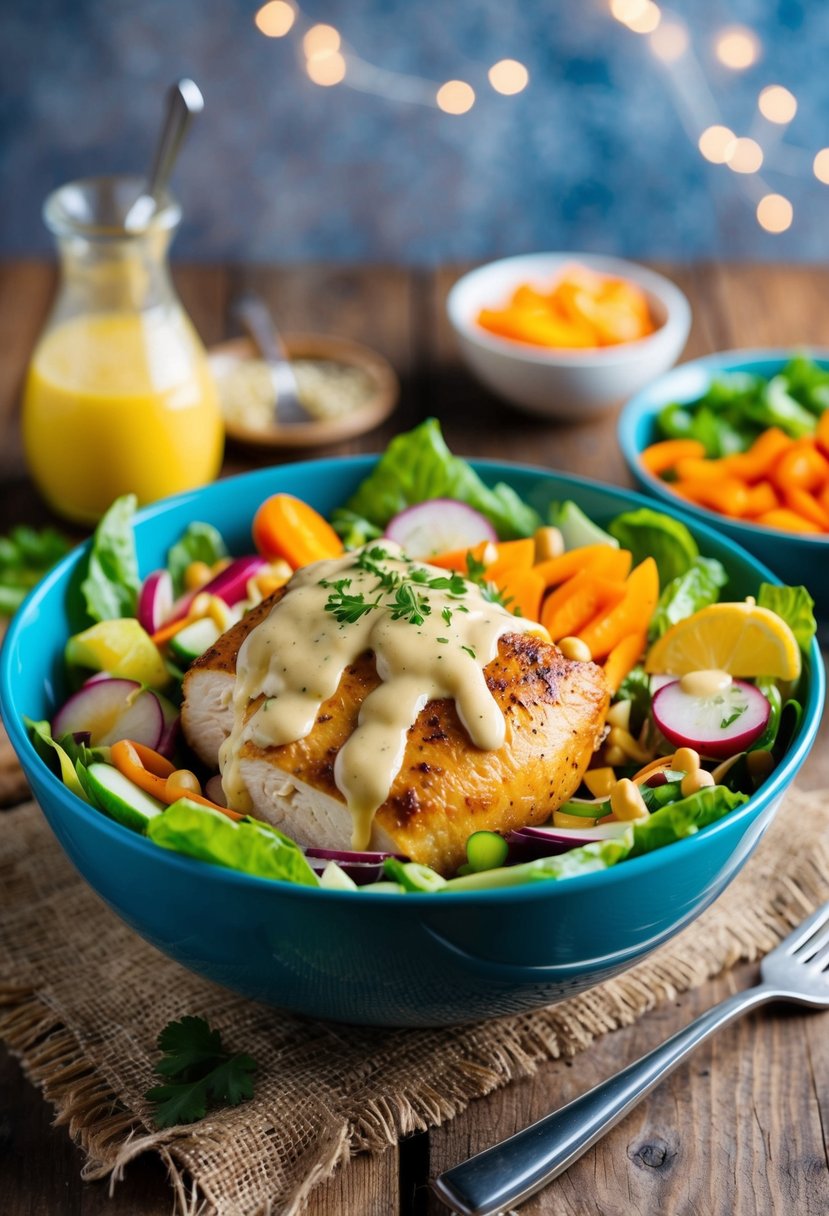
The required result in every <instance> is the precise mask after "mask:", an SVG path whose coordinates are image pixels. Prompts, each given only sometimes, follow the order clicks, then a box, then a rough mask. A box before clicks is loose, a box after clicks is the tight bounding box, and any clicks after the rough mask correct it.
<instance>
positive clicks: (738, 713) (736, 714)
mask: <svg viewBox="0 0 829 1216" xmlns="http://www.w3.org/2000/svg"><path fill="white" fill-rule="evenodd" d="M747 709H748V705H747V704H746V705H735V707H734V710H733V711H732V713H730V714H729V715H728V717H727V718H723V719H722V720H721V721H720V730H725V729H726V727H727V726H731V724H732V723H733V722H736V721H737V719H738V718H741V717H742V716H743V714H744V713H745V712H746V710H747Z"/></svg>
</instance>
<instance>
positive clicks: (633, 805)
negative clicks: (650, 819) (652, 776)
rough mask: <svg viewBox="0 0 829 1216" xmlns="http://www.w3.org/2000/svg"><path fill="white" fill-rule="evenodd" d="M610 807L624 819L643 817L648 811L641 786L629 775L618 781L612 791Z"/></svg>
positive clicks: (619, 817) (617, 815)
mask: <svg viewBox="0 0 829 1216" xmlns="http://www.w3.org/2000/svg"><path fill="white" fill-rule="evenodd" d="M610 809H611V811H612V812H613V814H614V815H615V816H616V818H617V819H620V820H622V821H627V820H630V819H643V818H644V817H645V816H646V815H647V813H648V808H647V807H646V806H645V799H644V798H643V797H642V793H641V791H640V789H639V786H638V785H635V784H634V783H633V782H632V781H631V780H630V779H629V778H628V777H623V778H622V779H621V781H617V782H616V784H615V785H614V787H613V789H612V790H611V791H610Z"/></svg>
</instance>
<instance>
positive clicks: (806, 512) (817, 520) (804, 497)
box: [783, 486, 829, 532]
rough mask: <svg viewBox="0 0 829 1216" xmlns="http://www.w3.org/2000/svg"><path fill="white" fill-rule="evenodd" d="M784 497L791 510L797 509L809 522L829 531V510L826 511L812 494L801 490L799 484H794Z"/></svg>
mask: <svg viewBox="0 0 829 1216" xmlns="http://www.w3.org/2000/svg"><path fill="white" fill-rule="evenodd" d="M783 498H784V500H785V503H786V506H787V507H788V508H789V509H790V510H791V511H796V512H797V514H798V515H800V516H802V518H803V519H806V520H808V521H809V523H812V524H817V526H818V527H819V528H821V529H822V530H823V531H824V532H829V511H826V510H825V509H824V508H823V506H821V504H820V503H819V502H818V500H817V499H816V498H813V497H812V495H811V494H807V492H806V491H805V490H799V489H798V488H797V486H792V488H791V489H790V490H787V491H786V492H785V494H784V495H783Z"/></svg>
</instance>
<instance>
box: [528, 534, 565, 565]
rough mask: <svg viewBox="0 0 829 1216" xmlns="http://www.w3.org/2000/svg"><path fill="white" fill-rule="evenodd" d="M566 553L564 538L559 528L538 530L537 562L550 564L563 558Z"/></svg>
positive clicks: (536, 535) (536, 542) (536, 539)
mask: <svg viewBox="0 0 829 1216" xmlns="http://www.w3.org/2000/svg"><path fill="white" fill-rule="evenodd" d="M563 552H564V537H563V536H562V535H561V532H560V531H559V529H558V528H538V530H537V531H536V534H535V560H536V561H537V562H548V561H550V560H551V559H552V558H554V557H561V555H562V553H563Z"/></svg>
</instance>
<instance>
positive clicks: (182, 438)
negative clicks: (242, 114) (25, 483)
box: [23, 306, 222, 523]
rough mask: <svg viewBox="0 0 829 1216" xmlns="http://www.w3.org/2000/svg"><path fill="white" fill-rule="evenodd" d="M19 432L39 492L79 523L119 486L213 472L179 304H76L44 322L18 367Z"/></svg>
mask: <svg viewBox="0 0 829 1216" xmlns="http://www.w3.org/2000/svg"><path fill="white" fill-rule="evenodd" d="M23 440H24V445H25V449H26V456H27V459H28V462H29V468H30V470H31V472H32V475H33V477H34V479H35V481H36V482H37V484H38V486H39V488H40V490H41V492H42V493H43V494H44V496H45V497H46V499H47V500H48V501H49V502H50V504H51V505H52V506H53V507H54V508H55V509H56V510H57V511H59V512H60V513H61V514H63V515H66V516H68V517H69V518H70V519H74V520H77V521H79V522H82V523H92V522H94V521H95V520H96V519H98V518H99V517H100V515H101V514H102V513H103V512H104V511H105V510H106V508H107V507H108V506H109V504H110V503H111V502H112V500H113V499H114V498H117V497H118V495H119V494H124V493H127V492H132V493H135V494H136V495H137V496H138V499H139V502H142V503H146V502H151V501H152V500H154V499H156V498H161V497H163V496H165V495H167V494H175V493H177V492H178V491H180V490H187V489H190V488H192V487H193V486H197V485H202V484H203V483H204V482H206V481H209V480H211V478H213V477H215V475H216V473H217V472H218V469H219V464H220V461H221V453H222V425H221V418H220V414H219V406H218V402H217V398H216V392H215V388H214V385H213V382H212V379H211V377H210V372H209V369H208V366H207V358H206V356H205V354H204V351H203V349H202V348H201V344H200V342H199V339H198V338H197V336H196V334H195V333H194V331H193V328H192V326H191V324H190V322H189V320H188V319H187V317H186V316H185V314H184V312H183V311H182V310H181V309H177V308H176V309H169V308H166V307H164V306H161V307H158V308H151V309H148V310H146V311H143V312H111V313H106V312H102V313H91V314H85V315H84V314H81V315H79V316H75V317H72V318H71V319H70V320H67V321H64V322H62V323H58V324H57V325H56V327H55V328H53V329H51V330H48V331H47V332H46V334H45V335H44V336H43V338H42V339H41V342H40V344H39V345H38V347H37V349H36V351H35V354H34V357H33V359H32V364H31V367H30V369H29V375H28V380H27V383H26V389H25V395H24V401H23Z"/></svg>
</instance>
